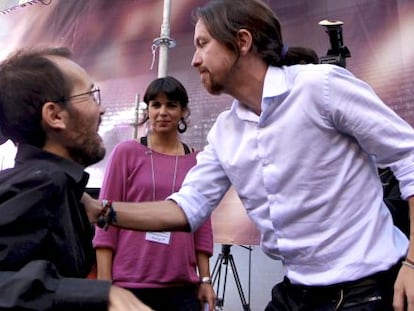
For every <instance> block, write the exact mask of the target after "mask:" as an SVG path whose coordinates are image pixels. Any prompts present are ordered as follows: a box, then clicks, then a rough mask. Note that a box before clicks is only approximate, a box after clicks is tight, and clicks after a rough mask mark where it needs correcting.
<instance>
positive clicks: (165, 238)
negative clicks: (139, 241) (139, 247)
mask: <svg viewBox="0 0 414 311" xmlns="http://www.w3.org/2000/svg"><path fill="white" fill-rule="evenodd" d="M170 238H171V232H147V233H146V234H145V240H147V241H151V242H155V243H161V244H166V245H168V244H170Z"/></svg>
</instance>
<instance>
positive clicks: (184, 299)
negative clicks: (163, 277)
mask: <svg viewBox="0 0 414 311" xmlns="http://www.w3.org/2000/svg"><path fill="white" fill-rule="evenodd" d="M128 290H130V291H131V292H132V293H133V294H134V295H135V296H136V297H138V298H139V299H141V301H142V302H143V303H145V304H146V305H148V306H150V307H151V308H152V309H154V310H156V311H200V310H201V304H200V301H199V300H198V298H197V295H198V286H197V285H186V286H176V287H166V288H128Z"/></svg>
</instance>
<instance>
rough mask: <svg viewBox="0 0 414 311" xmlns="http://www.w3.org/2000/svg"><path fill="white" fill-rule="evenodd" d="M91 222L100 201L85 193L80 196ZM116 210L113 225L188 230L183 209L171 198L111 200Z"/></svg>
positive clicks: (160, 229) (147, 228)
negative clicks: (159, 199) (164, 199)
mask: <svg viewBox="0 0 414 311" xmlns="http://www.w3.org/2000/svg"><path fill="white" fill-rule="evenodd" d="M82 203H83V204H84V205H85V209H86V212H87V214H88V217H89V221H90V222H91V223H96V222H97V219H98V216H99V213H100V212H101V210H102V202H101V201H99V200H95V199H93V198H92V197H91V196H90V195H88V194H87V193H85V194H84V195H83V197H82ZM112 207H113V209H114V211H115V212H116V222H114V223H112V225H114V226H118V227H122V228H125V229H131V230H139V231H190V226H189V224H188V221H187V218H186V216H185V214H184V212H183V210H182V209H181V208H180V207H179V206H178V205H177V204H176V203H175V202H174V201H171V200H166V201H156V202H140V203H133V202H129V203H127V202H112Z"/></svg>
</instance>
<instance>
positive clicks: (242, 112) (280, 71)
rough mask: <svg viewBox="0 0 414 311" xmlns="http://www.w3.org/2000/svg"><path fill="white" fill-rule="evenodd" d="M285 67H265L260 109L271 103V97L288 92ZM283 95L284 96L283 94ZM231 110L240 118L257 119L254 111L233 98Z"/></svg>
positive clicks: (255, 120) (256, 120)
mask: <svg viewBox="0 0 414 311" xmlns="http://www.w3.org/2000/svg"><path fill="white" fill-rule="evenodd" d="M284 69H285V67H273V66H269V67H268V68H267V71H266V74H265V79H264V83H263V92H262V93H263V95H262V111H263V110H265V109H266V106H267V105H269V104H270V103H272V100H271V99H272V98H275V97H279V96H282V95H284V94H286V93H287V92H288V87H287V81H286V75H285V70H284ZM283 97H284V96H283ZM231 110H232V111H233V112H234V113H236V114H237V116H238V117H239V118H240V119H242V120H248V121H254V122H258V121H259V118H260V117H259V116H258V115H256V114H255V113H254V112H252V111H251V110H249V109H248V108H246V107H245V106H244V105H242V104H240V102H239V101H238V100H237V99H235V100H234V101H233V105H232V107H231Z"/></svg>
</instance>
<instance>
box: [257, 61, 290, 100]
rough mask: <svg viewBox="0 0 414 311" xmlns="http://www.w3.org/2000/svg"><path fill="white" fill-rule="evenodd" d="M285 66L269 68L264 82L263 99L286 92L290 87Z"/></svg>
mask: <svg viewBox="0 0 414 311" xmlns="http://www.w3.org/2000/svg"><path fill="white" fill-rule="evenodd" d="M284 68H285V67H272V66H269V67H268V68H267V71H266V75H265V80H264V84H263V95H262V98H263V99H265V98H269V97H276V96H279V95H282V94H284V93H286V91H287V90H288V87H287V82H286V75H285V70H284Z"/></svg>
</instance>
